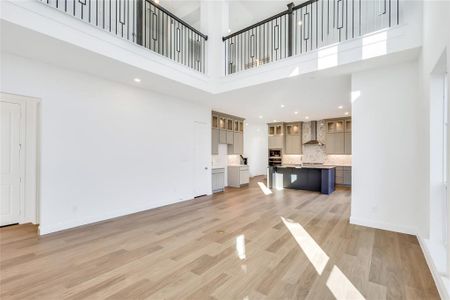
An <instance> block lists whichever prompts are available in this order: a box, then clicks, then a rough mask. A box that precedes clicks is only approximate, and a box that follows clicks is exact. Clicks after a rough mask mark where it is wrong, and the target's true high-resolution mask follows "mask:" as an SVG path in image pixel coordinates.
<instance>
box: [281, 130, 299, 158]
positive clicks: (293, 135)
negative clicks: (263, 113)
mask: <svg viewBox="0 0 450 300" xmlns="http://www.w3.org/2000/svg"><path fill="white" fill-rule="evenodd" d="M285 132H286V136H285V139H286V140H285V149H284V153H285V154H302V124H301V123H286V124H285Z"/></svg>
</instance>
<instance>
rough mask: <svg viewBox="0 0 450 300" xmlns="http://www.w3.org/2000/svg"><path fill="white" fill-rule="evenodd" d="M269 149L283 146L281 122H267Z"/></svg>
mask: <svg viewBox="0 0 450 300" xmlns="http://www.w3.org/2000/svg"><path fill="white" fill-rule="evenodd" d="M268 126H269V149H283V148H284V130H283V127H284V126H283V124H282V123H279V124H269V125H268Z"/></svg>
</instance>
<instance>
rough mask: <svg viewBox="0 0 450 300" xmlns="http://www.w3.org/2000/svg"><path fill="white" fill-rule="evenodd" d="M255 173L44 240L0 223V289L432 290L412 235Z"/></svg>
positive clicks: (373, 295)
mask: <svg viewBox="0 0 450 300" xmlns="http://www.w3.org/2000/svg"><path fill="white" fill-rule="evenodd" d="M258 180H260V181H262V178H256V179H254V180H252V182H251V184H250V186H249V187H245V188H241V189H229V190H227V192H225V193H220V194H215V195H214V196H212V197H204V198H200V199H195V200H192V201H187V202H183V203H179V204H175V205H171V206H167V207H163V208H159V209H154V210H150V211H146V212H142V213H138V214H134V215H130V216H126V217H122V218H118V219H114V220H111V221H108V222H104V223H101V224H97V225H91V226H85V227H82V228H78V229H75V230H71V231H65V232H62V233H58V234H53V235H49V236H45V237H41V238H39V237H38V236H37V235H36V227H35V226H31V225H21V226H15V227H7V228H2V229H1V230H0V238H1V242H0V247H1V248H0V249H1V254H0V268H1V273H0V276H1V278H0V284H1V286H0V290H1V291H0V298H1V299H29V298H33V299H105V298H106V299H135V298H138V299H143V298H149V299H195V300H198V299H245V300H253V299H264V298H267V299H305V298H306V299H335V298H337V299H362V298H366V299H438V298H439V297H438V294H437V291H436V287H435V285H434V283H433V281H432V277H431V274H430V271H429V270H428V268H427V265H426V263H425V259H424V257H423V254H422V252H421V250H420V247H419V244H418V242H417V239H416V238H415V237H414V236H410V235H405V234H398V233H393V232H388V231H382V230H375V229H370V228H365V227H361V226H354V225H350V224H349V222H348V219H349V213H350V190H348V189H338V190H337V191H336V192H335V193H333V194H332V195H331V196H326V195H321V194H319V193H313V192H305V191H293V190H285V191H277V192H274V193H273V194H271V195H265V194H264V193H263V192H262V191H261V189H260V187H259V186H258V185H257V181H258ZM399 213H401V212H399ZM243 245H245V246H243ZM244 247H245V248H244Z"/></svg>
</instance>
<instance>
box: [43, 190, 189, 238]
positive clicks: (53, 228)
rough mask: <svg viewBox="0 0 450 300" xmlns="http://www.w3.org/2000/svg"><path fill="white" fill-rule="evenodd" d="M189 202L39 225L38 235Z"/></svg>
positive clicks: (142, 207)
mask: <svg viewBox="0 0 450 300" xmlns="http://www.w3.org/2000/svg"><path fill="white" fill-rule="evenodd" d="M189 200H193V198H189V199H183V200H180V201H175V202H170V203H167V204H163V205H148V204H147V205H142V206H138V207H132V208H129V209H126V210H118V211H110V212H107V213H105V214H102V215H95V216H88V217H84V218H79V219H73V220H69V221H67V222H60V223H57V224H49V225H45V224H44V225H43V224H40V225H39V235H46V234H51V233H56V232H59V231H64V230H73V229H76V228H77V227H82V226H88V225H94V224H96V223H102V222H106V221H110V220H111V219H115V218H119V217H124V216H127V215H131V214H135V213H140V212H144V211H147V210H151V209H155V208H161V207H164V206H169V205H173V204H178V203H181V202H185V201H189Z"/></svg>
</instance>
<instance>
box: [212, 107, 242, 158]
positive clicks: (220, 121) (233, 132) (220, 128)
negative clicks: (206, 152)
mask: <svg viewBox="0 0 450 300" xmlns="http://www.w3.org/2000/svg"><path fill="white" fill-rule="evenodd" d="M211 125H212V132H211V134H212V135H211V153H212V154H219V144H226V145H228V154H243V153H244V119H242V118H239V117H235V116H231V115H226V114H222V113H219V112H212V121H211Z"/></svg>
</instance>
